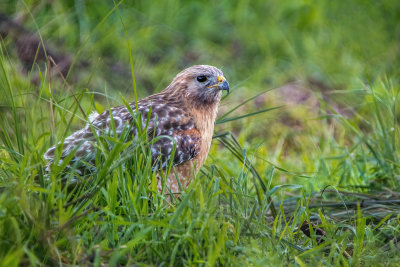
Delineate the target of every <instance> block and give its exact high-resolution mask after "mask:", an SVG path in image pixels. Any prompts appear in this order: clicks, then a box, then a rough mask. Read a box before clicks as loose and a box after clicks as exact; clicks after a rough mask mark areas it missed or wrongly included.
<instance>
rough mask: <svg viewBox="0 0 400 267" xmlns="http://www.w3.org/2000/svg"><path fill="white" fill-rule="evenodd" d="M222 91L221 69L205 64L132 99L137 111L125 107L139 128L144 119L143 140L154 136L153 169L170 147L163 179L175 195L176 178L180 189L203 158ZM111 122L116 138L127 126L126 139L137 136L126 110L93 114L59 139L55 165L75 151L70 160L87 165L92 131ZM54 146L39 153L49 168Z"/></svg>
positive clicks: (105, 130)
mask: <svg viewBox="0 0 400 267" xmlns="http://www.w3.org/2000/svg"><path fill="white" fill-rule="evenodd" d="M223 90H226V91H227V92H228V93H229V84H228V82H227V81H226V79H225V78H224V75H223V73H222V71H221V70H219V69H218V68H216V67H213V66H208V65H195V66H192V67H189V68H187V69H185V70H183V71H181V72H180V73H179V74H178V75H176V77H175V78H174V79H173V80H172V82H171V84H170V85H169V86H167V87H166V88H165V89H164V90H163V91H161V92H160V93H157V94H154V95H151V96H148V97H146V98H143V99H141V100H139V101H137V107H136V104H135V102H132V103H130V104H129V106H130V107H131V109H132V110H133V111H134V112H136V110H137V111H140V112H141V114H142V122H143V125H144V124H145V123H146V121H147V120H148V121H147V123H148V128H147V135H148V137H149V140H152V139H154V138H157V137H160V138H159V140H157V141H156V142H154V143H153V144H152V145H151V147H150V149H151V160H152V163H153V164H154V165H153V166H154V170H155V169H157V168H158V170H160V168H161V169H163V168H164V169H165V168H166V167H167V164H168V162H169V161H170V160H171V156H172V154H173V153H172V151H173V146H174V144H175V145H176V150H175V153H174V155H173V159H172V164H173V166H174V168H175V171H171V172H170V174H169V176H168V177H167V180H166V181H165V184H166V185H167V186H168V187H169V189H170V191H171V192H172V193H179V192H180V190H179V186H178V182H177V179H179V182H180V184H181V185H182V188H186V187H187V186H188V184H189V183H190V181H191V179H192V178H193V175H194V174H195V173H197V172H198V171H199V169H200V167H201V166H202V165H203V163H204V161H205V160H206V158H207V154H208V152H209V149H210V145H211V140H212V136H213V132H214V123H215V119H216V116H217V110H218V104H219V102H220V100H221V95H222V91H223ZM136 108H137V109H136ZM149 112H150V114H149ZM110 113H111V114H112V116H110ZM148 115H149V116H148ZM111 117H112V118H111ZM112 120H113V123H114V125H115V133H116V134H117V135H118V134H121V133H122V132H123V130H124V129H126V127H127V126H129V127H131V128H130V136H131V137H132V138H134V136H135V135H136V134H137V129H136V124H135V123H134V122H133V117H132V115H131V113H130V112H129V110H128V108H127V106H118V107H113V108H111V109H109V110H107V111H105V112H103V113H101V114H97V113H93V114H91V115H90V116H89V122H88V123H87V124H86V125H85V127H84V128H83V129H81V130H79V131H76V132H74V133H73V134H72V135H70V136H68V137H67V138H66V139H65V140H64V143H63V144H62V145H63V147H62V153H61V157H60V158H61V161H62V160H63V159H64V158H65V157H67V156H68V155H69V154H71V153H75V154H74V155H73V158H72V162H76V161H79V160H82V161H83V160H84V161H86V162H93V161H94V158H95V146H94V143H95V142H96V138H95V135H94V132H93V131H95V134H96V135H97V136H100V135H104V134H107V133H108V134H110V131H111V125H110V123H111V121H112ZM165 136H167V137H165ZM59 145H60V144H58V146H59ZM56 147H57V145H55V146H53V147H51V148H50V149H49V150H47V152H46V153H45V154H44V158H45V160H47V161H48V162H49V165H50V164H51V162H52V161H53V160H54V156H55V155H54V153H55V151H56ZM176 174H177V176H178V177H176ZM157 189H158V191H159V192H161V190H162V181H161V178H160V176H159V175H158V182H157Z"/></svg>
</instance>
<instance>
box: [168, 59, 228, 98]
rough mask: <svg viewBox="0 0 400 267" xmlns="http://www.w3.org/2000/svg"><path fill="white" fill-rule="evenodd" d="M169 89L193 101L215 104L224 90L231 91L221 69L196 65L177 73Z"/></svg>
mask: <svg viewBox="0 0 400 267" xmlns="http://www.w3.org/2000/svg"><path fill="white" fill-rule="evenodd" d="M168 89H169V90H174V91H175V93H178V94H179V95H181V97H185V98H187V99H188V100H190V101H191V102H192V103H199V104H213V103H218V102H219V101H220V99H221V94H222V93H221V91H222V90H226V91H227V92H228V93H229V84H228V82H227V81H226V80H225V77H224V74H223V73H222V71H221V70H220V69H217V68H216V67H213V66H208V65H195V66H192V67H189V68H187V69H185V70H183V71H181V72H180V73H179V74H178V75H176V77H175V79H174V80H173V81H172V83H171V84H170V86H168Z"/></svg>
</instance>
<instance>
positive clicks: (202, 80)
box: [197, 75, 208, 83]
mask: <svg viewBox="0 0 400 267" xmlns="http://www.w3.org/2000/svg"><path fill="white" fill-rule="evenodd" d="M207 80H208V79H207V77H206V76H204V75H200V76H197V81H198V82H201V83H204V82H205V81H207Z"/></svg>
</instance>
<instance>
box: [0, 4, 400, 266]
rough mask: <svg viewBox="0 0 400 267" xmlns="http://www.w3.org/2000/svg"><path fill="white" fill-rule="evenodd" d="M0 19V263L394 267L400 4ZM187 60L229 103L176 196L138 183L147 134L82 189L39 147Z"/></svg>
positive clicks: (101, 7) (51, 12)
mask: <svg viewBox="0 0 400 267" xmlns="http://www.w3.org/2000/svg"><path fill="white" fill-rule="evenodd" d="M0 11H1V12H2V13H4V15H7V16H8V18H6V17H5V16H4V15H1V14H0V15H1V16H0V34H1V36H2V39H1V45H0V48H1V51H0V89H1V90H0V91H1V94H0V109H1V113H0V262H1V264H2V265H4V266H7V265H8V266H18V265H22V266H29V265H33V266H35V265H38V266H41V265H67V266H68V265H83V266H85V265H95V266H101V265H102V264H109V265H111V266H116V265H122V266H125V265H133V264H137V265H141V264H143V265H147V264H148V265H168V266H174V265H177V266H180V265H209V266H213V265H218V266H225V265H232V266H240V265H255V266H266V265H270V266H279V265H284V266H286V265H297V266H314V265H316V266H324V265H338V266H361V265H362V266H399V265H400V253H399V252H400V249H399V246H400V244H399V239H400V225H399V224H400V206H399V205H400V171H399V168H400V162H399V156H400V153H399V149H398V146H399V139H398V138H399V130H400V128H399V122H400V119H399V118H400V117H399V115H400V114H399V112H400V111H399V108H398V107H399V97H398V95H399V92H400V88H399V86H400V83H399V77H400V76H399V74H400V73H399V69H400V64H399V62H400V61H399V60H398V59H399V55H400V45H399V36H400V23H399V22H400V17H399V15H398V14H400V2H398V1H382V2H379V3H378V2H376V1H346V2H344V1H341V2H339V1H314V2H310V1H294V0H293V1H284V2H282V1H261V0H259V1H258V0H256V1H245V0H237V1H230V0H229V1H228V0H225V1H224V0H222V1H202V2H198V1H178V0H172V1H165V2H161V1H154V2H150V1H134V3H131V2H130V1H129V2H128V1H126V2H123V3H120V2H115V3H114V4H113V3H112V2H110V1H102V2H101V3H99V1H83V0H75V1H67V0H63V1H3V2H2V3H0ZM9 19H12V21H10V20H9ZM39 43H42V44H43V43H45V45H46V47H47V48H48V50H47V55H46V54H45V53H44V52H43V50H41V49H38V48H37V45H38V44H39ZM52 60H54V61H55V62H56V63H57V66H58V67H55V66H54V64H52V63H51V62H52ZM193 64H211V65H215V66H217V67H221V68H222V69H223V71H224V73H225V76H226V77H227V78H228V80H229V82H230V84H231V86H232V93H231V94H230V95H229V96H227V97H225V98H224V99H223V101H222V103H221V108H220V114H219V120H218V121H217V125H216V133H215V138H214V141H213V145H212V148H211V153H210V155H209V157H208V159H207V162H206V164H205V166H204V168H202V171H201V173H200V174H199V175H198V176H197V177H196V179H195V181H194V182H193V183H192V184H191V185H190V187H189V188H188V189H187V190H186V191H185V192H184V193H183V194H182V196H181V197H180V198H179V199H174V200H173V203H172V204H170V205H167V204H165V196H164V195H163V194H158V193H155V192H154V188H153V187H149V186H148V181H149V180H154V179H155V175H154V174H153V173H152V172H151V170H150V169H151V168H150V166H149V161H148V160H147V159H148V156H147V155H148V150H147V146H146V137H145V135H143V136H142V137H141V138H140V139H139V140H138V141H137V142H136V143H135V144H133V143H130V142H125V141H124V140H123V138H122V137H121V138H119V139H115V138H114V139H113V140H110V139H107V138H104V137H99V143H100V144H105V142H106V140H108V141H107V142H111V143H112V144H113V145H112V146H111V147H112V148H111V149H109V147H108V146H106V145H101V146H99V148H98V154H97V161H98V162H100V163H101V164H100V163H99V164H98V166H96V168H97V170H96V172H95V173H93V174H92V175H90V176H89V177H87V178H86V179H85V180H83V181H81V183H80V184H79V185H78V186H76V184H73V183H72V182H71V180H72V178H73V177H72V175H68V173H67V174H65V173H63V172H62V170H61V169H55V170H54V171H53V172H52V173H51V174H50V175H49V174H47V173H46V172H45V170H44V168H45V164H46V163H45V162H44V160H43V157H42V156H43V153H44V152H45V151H46V150H47V148H49V147H50V146H51V145H52V144H54V143H55V142H58V141H60V140H62V139H63V138H65V137H66V136H67V135H68V134H69V133H71V132H72V131H74V130H76V129H79V128H80V127H81V126H82V125H83V124H84V121H85V120H86V119H87V115H88V114H90V112H91V111H94V110H97V111H99V112H101V111H104V110H105V109H107V108H108V107H111V106H115V105H119V104H124V102H125V101H127V102H130V101H133V99H134V86H133V80H132V77H134V81H135V82H136V87H137V94H138V95H139V97H143V96H146V95H148V94H151V93H153V92H155V91H159V90H162V89H163V88H164V87H165V86H167V85H168V83H169V81H170V80H171V79H172V78H173V77H174V75H175V74H176V73H177V72H179V71H180V70H181V69H183V68H184V67H187V66H190V65H193ZM245 99H248V101H244V100H245ZM241 103H243V105H241ZM275 107H279V108H277V109H273V108H275ZM269 109H271V110H270V111H268V112H265V111H266V110H269ZM231 111H232V112H231ZM259 111H262V112H260V113H258V114H255V115H253V116H243V118H239V117H240V116H242V115H248V114H252V113H254V112H259ZM127 148H129V150H128V151H129V153H126V151H127ZM124 163H125V164H124ZM122 165H124V166H125V167H122ZM66 184H67V186H66ZM153 184H154V183H153ZM310 225H314V227H310Z"/></svg>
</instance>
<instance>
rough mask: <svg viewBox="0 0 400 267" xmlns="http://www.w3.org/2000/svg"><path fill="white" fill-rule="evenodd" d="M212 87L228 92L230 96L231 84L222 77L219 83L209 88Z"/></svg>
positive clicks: (219, 78) (219, 77)
mask: <svg viewBox="0 0 400 267" xmlns="http://www.w3.org/2000/svg"><path fill="white" fill-rule="evenodd" d="M211 87H218V89H219V90H226V92H227V93H228V94H229V83H228V82H227V81H226V80H225V78H224V77H222V76H221V75H219V76H218V83H217V84H214V85H211V86H209V87H208V88H211Z"/></svg>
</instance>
